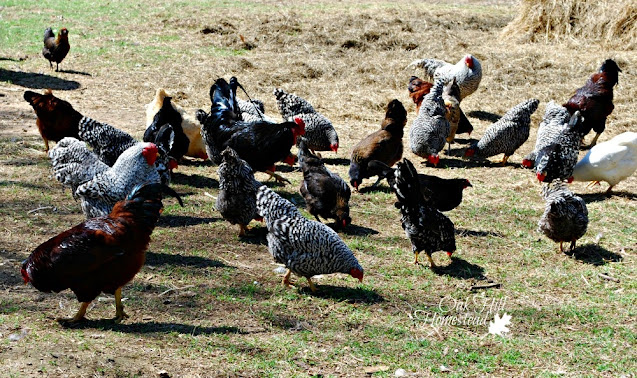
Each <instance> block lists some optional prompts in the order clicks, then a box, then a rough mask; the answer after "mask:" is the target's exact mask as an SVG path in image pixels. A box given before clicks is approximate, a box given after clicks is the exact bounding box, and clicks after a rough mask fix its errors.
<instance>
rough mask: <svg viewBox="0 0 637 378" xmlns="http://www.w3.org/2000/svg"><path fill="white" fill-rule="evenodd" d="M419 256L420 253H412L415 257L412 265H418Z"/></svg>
mask: <svg viewBox="0 0 637 378" xmlns="http://www.w3.org/2000/svg"><path fill="white" fill-rule="evenodd" d="M419 254H420V252H414V255H416V259H415V260H414V265H420V261H418V255H419Z"/></svg>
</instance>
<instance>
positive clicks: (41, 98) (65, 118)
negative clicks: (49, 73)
mask: <svg viewBox="0 0 637 378" xmlns="http://www.w3.org/2000/svg"><path fill="white" fill-rule="evenodd" d="M24 99H25V100H26V101H27V102H28V103H29V105H31V107H33V111H34V112H35V114H36V116H37V120H36V125H37V126H38V130H39V131H40V135H41V136H42V140H43V141H44V151H45V152H49V141H50V140H52V141H55V142H59V141H60V140H61V139H62V138H65V137H73V138H79V135H78V126H79V123H80V120H81V119H82V115H81V114H80V113H79V112H77V111H75V109H73V107H72V106H71V104H69V103H68V102H66V101H64V100H61V99H59V98H57V97H55V96H53V92H51V90H50V89H47V90H45V91H44V94H39V93H35V92H32V91H25V92H24Z"/></svg>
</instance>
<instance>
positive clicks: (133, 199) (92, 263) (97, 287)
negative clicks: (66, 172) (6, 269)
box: [21, 184, 183, 323]
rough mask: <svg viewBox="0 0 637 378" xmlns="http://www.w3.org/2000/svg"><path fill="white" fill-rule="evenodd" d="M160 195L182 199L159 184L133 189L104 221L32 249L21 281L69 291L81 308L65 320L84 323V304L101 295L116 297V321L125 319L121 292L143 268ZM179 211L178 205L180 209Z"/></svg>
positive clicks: (85, 224) (159, 208)
mask: <svg viewBox="0 0 637 378" xmlns="http://www.w3.org/2000/svg"><path fill="white" fill-rule="evenodd" d="M162 191H168V193H169V194H171V195H173V196H175V197H177V199H178V200H179V203H180V204H182V202H181V199H180V198H179V196H178V195H177V193H175V192H174V191H173V190H171V189H168V188H167V187H163V186H162V185H161V184H148V185H144V186H141V185H140V186H137V187H135V188H134V189H133V191H132V192H131V193H130V194H129V195H128V196H127V197H126V199H124V200H122V201H119V202H118V203H117V204H115V206H114V207H113V210H112V211H111V212H110V213H109V214H108V215H106V216H102V217H97V218H92V219H88V220H86V221H85V222H83V223H81V224H79V225H77V226H75V227H73V228H71V229H69V230H66V231H64V232H62V233H61V234H59V235H57V236H54V237H53V238H51V239H49V240H48V241H46V242H44V243H42V244H41V245H40V246H39V247H37V248H36V249H35V250H34V251H33V253H31V255H30V256H29V258H27V259H26V260H25V261H24V262H23V263H22V269H21V273H22V278H23V279H24V282H25V283H29V282H31V284H32V285H33V286H34V287H35V288H36V289H38V290H40V291H43V292H46V293H50V292H56V293H59V292H60V291H62V290H65V289H71V290H72V291H73V293H74V294H75V296H76V297H77V300H78V301H79V302H81V306H80V309H79V311H78V312H77V314H75V316H74V317H73V318H71V319H60V320H66V321H68V322H70V323H76V322H79V321H82V320H84V315H85V314H86V309H87V308H88V306H89V304H90V303H91V302H92V301H93V300H95V298H96V297H97V296H98V295H99V294H100V293H102V292H104V293H108V294H114V295H115V309H116V312H115V321H116V322H121V321H122V320H123V319H124V318H125V317H126V316H127V315H126V314H125V313H124V306H123V305H122V287H123V286H124V285H126V283H128V282H129V281H130V280H132V279H133V277H134V276H135V275H136V274H137V272H139V270H140V269H141V267H142V266H143V265H144V260H145V257H146V249H147V248H148V244H149V243H150V235H151V233H152V232H153V229H154V228H155V225H156V224H157V220H158V219H159V215H160V213H161V211H162V203H161V200H162ZM182 206H183V204H182Z"/></svg>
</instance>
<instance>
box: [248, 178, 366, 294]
mask: <svg viewBox="0 0 637 378" xmlns="http://www.w3.org/2000/svg"><path fill="white" fill-rule="evenodd" d="M257 211H258V212H259V214H260V215H261V216H263V218H264V220H265V223H266V225H267V227H268V235H267V240H268V249H269V250H270V253H271V254H272V256H273V257H274V260H275V261H276V262H278V263H280V264H285V266H286V267H287V268H288V271H287V273H286V275H285V277H284V278H283V284H284V285H285V286H287V287H289V286H290V274H291V273H294V274H296V275H298V276H302V277H305V278H307V281H308V283H309V284H310V289H311V290H312V291H313V292H315V291H316V287H315V286H314V283H312V280H311V278H312V276H315V275H317V274H331V273H345V274H349V275H351V276H352V277H354V278H358V280H359V281H360V282H362V281H363V267H362V266H361V265H360V264H359V263H358V260H357V259H356V257H355V256H354V254H353V253H352V251H351V250H350V249H349V248H348V247H347V245H346V244H345V243H344V242H343V240H341V238H340V237H339V236H338V234H337V233H336V232H335V231H334V230H332V229H331V228H329V227H327V226H326V225H324V224H323V223H321V222H317V221H312V220H308V219H306V218H304V217H303V216H302V215H301V213H300V212H299V211H298V210H297V209H296V207H294V205H292V203H290V201H288V200H286V199H284V198H282V197H281V196H279V195H278V194H276V193H274V192H273V191H272V190H270V189H269V188H267V187H266V186H265V185H264V186H262V187H260V188H259V191H258V192H257Z"/></svg>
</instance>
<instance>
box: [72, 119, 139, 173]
mask: <svg viewBox="0 0 637 378" xmlns="http://www.w3.org/2000/svg"><path fill="white" fill-rule="evenodd" d="M78 134H79V136H80V139H81V140H83V141H84V142H86V143H87V144H88V145H89V147H91V148H92V149H93V152H95V154H97V156H99V158H100V160H101V161H103V162H104V163H106V164H107V165H108V166H112V165H113V164H115V161H117V158H118V157H119V155H121V154H122V153H123V152H124V151H126V149H128V148H129V147H131V146H132V145H134V144H136V143H137V142H138V141H137V140H135V138H133V137H132V136H130V135H129V134H128V133H126V132H124V131H122V130H119V129H117V128H115V127H113V126H111V125H109V124H106V123H101V122H98V121H96V120H94V119H91V118H89V117H83V118H82V119H81V120H80V124H79V130H78Z"/></svg>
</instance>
